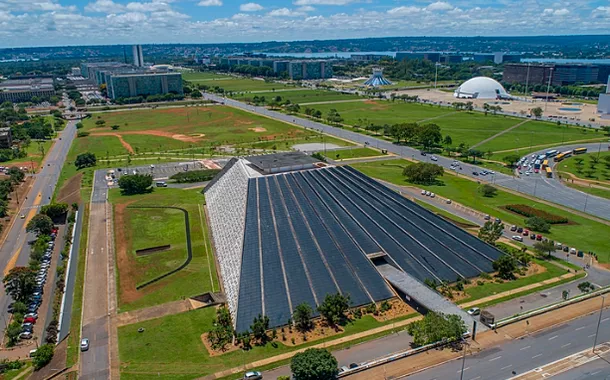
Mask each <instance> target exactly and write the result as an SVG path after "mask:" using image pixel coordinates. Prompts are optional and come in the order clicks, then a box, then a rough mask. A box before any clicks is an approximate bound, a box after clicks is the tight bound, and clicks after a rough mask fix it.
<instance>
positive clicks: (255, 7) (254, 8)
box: [239, 3, 264, 12]
mask: <svg viewBox="0 0 610 380" xmlns="http://www.w3.org/2000/svg"><path fill="white" fill-rule="evenodd" d="M263 9H264V8H263V6H262V5H260V4H257V3H246V4H242V5H240V6H239V10H240V11H242V12H258V11H261V10H263Z"/></svg>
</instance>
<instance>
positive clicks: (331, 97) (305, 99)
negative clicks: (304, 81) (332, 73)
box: [233, 88, 360, 104]
mask: <svg viewBox="0 0 610 380" xmlns="http://www.w3.org/2000/svg"><path fill="white" fill-rule="evenodd" d="M254 96H258V97H259V98H260V97H262V96H264V97H265V100H271V99H273V98H275V97H277V96H279V97H281V98H282V101H284V100H286V99H288V100H290V102H291V103H298V104H303V103H316V102H332V101H335V100H350V99H353V100H357V99H360V97H358V96H357V95H353V94H342V93H340V92H336V91H324V90H302V89H298V88H295V89H294V91H276V92H261V93H245V94H244V93H239V94H236V95H234V96H233V98H235V99H238V100H243V101H252V99H253V98H254Z"/></svg>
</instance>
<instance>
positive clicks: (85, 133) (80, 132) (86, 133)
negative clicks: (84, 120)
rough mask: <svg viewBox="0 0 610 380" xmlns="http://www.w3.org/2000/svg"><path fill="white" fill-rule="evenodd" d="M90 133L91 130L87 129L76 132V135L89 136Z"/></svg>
mask: <svg viewBox="0 0 610 380" xmlns="http://www.w3.org/2000/svg"><path fill="white" fill-rule="evenodd" d="M89 134H90V133H89V132H86V131H78V132H77V133H76V137H87V136H89Z"/></svg>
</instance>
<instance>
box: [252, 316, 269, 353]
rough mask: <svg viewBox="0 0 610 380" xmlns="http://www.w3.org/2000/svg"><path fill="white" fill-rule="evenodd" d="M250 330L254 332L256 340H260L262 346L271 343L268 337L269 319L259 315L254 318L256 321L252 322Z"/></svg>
mask: <svg viewBox="0 0 610 380" xmlns="http://www.w3.org/2000/svg"><path fill="white" fill-rule="evenodd" d="M250 330H252V335H253V336H254V339H256V340H258V342H259V344H260V345H261V346H264V345H265V344H267V342H268V341H269V336H268V335H267V330H269V317H268V316H266V315H260V314H259V315H258V317H256V318H254V321H252V325H251V326H250Z"/></svg>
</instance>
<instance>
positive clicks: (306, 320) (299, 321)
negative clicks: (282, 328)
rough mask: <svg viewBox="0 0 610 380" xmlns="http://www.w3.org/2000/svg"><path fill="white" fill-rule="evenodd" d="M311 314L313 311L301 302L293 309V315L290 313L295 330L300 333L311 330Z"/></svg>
mask: <svg viewBox="0 0 610 380" xmlns="http://www.w3.org/2000/svg"><path fill="white" fill-rule="evenodd" d="M312 314H313V309H312V308H311V306H309V304H308V303H305V302H303V303H302V304H300V305H298V306H297V307H296V308H295V309H294V313H292V320H293V321H294V324H295V325H296V327H297V330H299V331H300V332H306V331H309V330H311V328H312V327H313V323H312V322H311V317H312Z"/></svg>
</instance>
